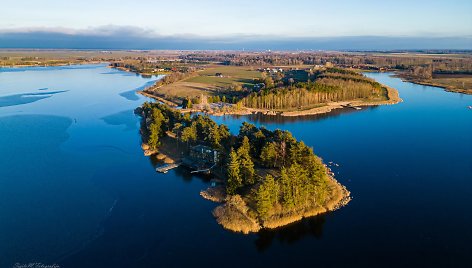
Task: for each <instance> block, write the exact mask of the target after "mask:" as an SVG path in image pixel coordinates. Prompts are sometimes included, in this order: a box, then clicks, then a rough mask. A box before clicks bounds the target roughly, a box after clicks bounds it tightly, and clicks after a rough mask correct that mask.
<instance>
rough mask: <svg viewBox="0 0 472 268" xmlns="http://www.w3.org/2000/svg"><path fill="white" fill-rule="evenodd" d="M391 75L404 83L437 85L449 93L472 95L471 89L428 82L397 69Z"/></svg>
mask: <svg viewBox="0 0 472 268" xmlns="http://www.w3.org/2000/svg"><path fill="white" fill-rule="evenodd" d="M392 76H393V77H397V78H400V79H401V80H402V82H406V83H412V84H416V85H421V86H430V87H437V88H441V89H443V90H444V91H446V92H451V93H461V94H466V95H472V90H471V89H469V90H467V89H458V88H455V87H453V86H448V85H442V84H437V83H434V82H429V81H422V80H420V79H417V78H412V77H408V76H406V75H405V74H403V73H401V72H398V71H396V72H393V75H392Z"/></svg>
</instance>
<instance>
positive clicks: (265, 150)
mask: <svg viewBox="0 0 472 268" xmlns="http://www.w3.org/2000/svg"><path fill="white" fill-rule="evenodd" d="M260 157H261V160H262V163H264V165H265V166H266V167H275V164H276V161H277V149H276V145H275V143H273V142H268V143H267V144H266V145H265V146H264V147H262V151H261V156H260Z"/></svg>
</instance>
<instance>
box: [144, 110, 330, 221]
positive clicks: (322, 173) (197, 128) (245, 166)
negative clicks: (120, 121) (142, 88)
mask: <svg viewBox="0 0 472 268" xmlns="http://www.w3.org/2000/svg"><path fill="white" fill-rule="evenodd" d="M141 109H142V114H143V115H144V116H143V126H145V132H144V133H145V134H146V135H144V137H143V138H144V139H147V142H148V144H149V146H150V147H152V148H155V149H156V148H158V147H159V145H160V139H161V138H162V137H163V136H164V135H168V134H166V133H172V135H173V136H175V138H176V139H177V140H178V141H179V142H180V143H181V144H182V145H186V146H187V148H188V147H189V146H191V145H197V144H201V145H207V146H211V147H213V148H215V149H217V150H218V151H219V152H220V155H222V157H221V158H220V162H219V164H218V167H216V168H215V170H218V169H219V170H223V172H222V173H221V174H219V175H220V176H222V177H223V179H224V181H225V189H226V194H227V196H228V198H227V199H228V200H233V199H231V196H238V197H241V198H242V199H243V200H245V202H246V203H247V204H248V209H249V213H252V214H253V215H255V217H256V218H257V219H258V220H260V221H261V222H264V221H266V220H268V219H269V218H270V217H280V215H284V214H286V213H296V212H297V211H302V210H304V209H306V208H308V207H315V206H322V205H323V204H324V202H325V201H326V197H327V196H328V195H329V189H328V186H327V185H328V184H327V183H328V179H329V177H328V174H327V170H326V167H325V166H324V165H323V163H322V161H321V159H320V158H318V157H317V156H316V155H315V154H314V153H313V149H312V148H310V147H308V146H306V145H305V144H304V143H303V142H302V141H297V140H296V139H295V138H294V137H293V136H292V134H291V133H290V132H288V131H282V130H275V131H271V130H268V129H266V128H264V127H260V128H258V127H256V126H255V125H252V124H249V123H246V122H245V123H243V124H242V126H241V127H240V130H239V134H238V135H237V136H236V135H232V134H230V132H229V129H228V128H227V127H226V126H225V125H218V124H217V123H216V122H214V121H213V120H212V119H211V118H210V117H208V116H204V115H195V116H190V115H189V114H182V113H180V112H179V111H177V110H174V109H171V108H169V107H167V106H165V105H163V104H159V103H145V104H143V106H142V108H141ZM184 147H185V146H184Z"/></svg>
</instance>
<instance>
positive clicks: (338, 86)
mask: <svg viewBox="0 0 472 268" xmlns="http://www.w3.org/2000/svg"><path fill="white" fill-rule="evenodd" d="M386 94H387V92H386V89H385V88H383V87H382V86H381V85H380V84H379V83H378V82H375V81H374V80H372V79H369V78H367V77H365V76H364V75H362V74H359V73H357V72H353V71H349V70H345V69H338V68H328V69H326V70H324V71H318V72H315V73H313V74H308V75H307V81H306V82H302V81H299V82H297V81H295V80H294V81H293V82H291V83H289V84H288V85H281V86H276V85H275V84H274V85H267V84H266V87H265V88H264V89H263V90H261V91H259V92H253V93H251V94H249V95H248V96H247V97H245V98H243V99H242V100H241V102H242V105H243V106H245V107H248V108H257V109H270V110H290V109H292V110H293V109H304V108H308V107H313V106H315V105H319V104H324V103H327V102H337V101H347V100H355V99H365V100H384V99H386Z"/></svg>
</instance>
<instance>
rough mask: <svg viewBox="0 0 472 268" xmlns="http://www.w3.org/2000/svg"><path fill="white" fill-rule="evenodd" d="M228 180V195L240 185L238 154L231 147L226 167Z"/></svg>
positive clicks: (233, 192) (232, 193) (234, 192)
mask: <svg viewBox="0 0 472 268" xmlns="http://www.w3.org/2000/svg"><path fill="white" fill-rule="evenodd" d="M227 176H228V181H227V183H226V193H227V194H228V195H234V194H236V191H237V190H238V189H239V188H240V187H241V186H242V184H243V182H242V178H241V174H240V164H239V159H238V155H237V154H236V152H235V151H234V150H233V149H231V152H230V154H229V161H228V167H227Z"/></svg>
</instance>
